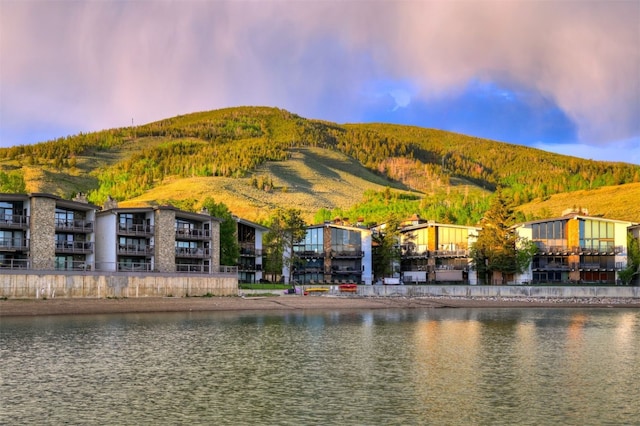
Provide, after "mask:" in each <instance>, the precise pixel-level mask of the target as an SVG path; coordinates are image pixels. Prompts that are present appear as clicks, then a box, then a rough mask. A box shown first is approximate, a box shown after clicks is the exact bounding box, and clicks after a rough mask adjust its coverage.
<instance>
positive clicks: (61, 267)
mask: <svg viewBox="0 0 640 426" xmlns="http://www.w3.org/2000/svg"><path fill="white" fill-rule="evenodd" d="M91 269H92V268H91V265H90V264H88V263H86V262H83V261H72V262H64V263H61V264H57V265H56V270H57V271H90V270H91Z"/></svg>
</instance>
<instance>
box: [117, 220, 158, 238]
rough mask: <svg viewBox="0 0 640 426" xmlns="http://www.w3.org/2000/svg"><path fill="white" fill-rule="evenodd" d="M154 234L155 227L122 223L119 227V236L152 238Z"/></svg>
mask: <svg viewBox="0 0 640 426" xmlns="http://www.w3.org/2000/svg"><path fill="white" fill-rule="evenodd" d="M153 232H154V228H153V225H143V224H123V223H121V224H120V225H119V226H118V234H119V235H135V236H144V237H151V236H153Z"/></svg>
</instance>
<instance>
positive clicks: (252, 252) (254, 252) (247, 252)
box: [240, 247, 262, 256]
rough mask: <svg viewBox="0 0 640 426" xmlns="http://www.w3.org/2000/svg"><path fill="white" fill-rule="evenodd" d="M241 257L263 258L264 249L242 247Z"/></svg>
mask: <svg viewBox="0 0 640 426" xmlns="http://www.w3.org/2000/svg"><path fill="white" fill-rule="evenodd" d="M240 256H262V249H257V248H254V247H240Z"/></svg>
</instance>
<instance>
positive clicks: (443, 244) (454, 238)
mask: <svg viewBox="0 0 640 426" xmlns="http://www.w3.org/2000/svg"><path fill="white" fill-rule="evenodd" d="M468 241H469V230H468V229H464V228H449V227H445V226H439V227H438V246H437V247H436V248H437V249H438V250H465V249H466V248H467V244H468Z"/></svg>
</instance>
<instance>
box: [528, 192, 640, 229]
mask: <svg viewBox="0 0 640 426" xmlns="http://www.w3.org/2000/svg"><path fill="white" fill-rule="evenodd" d="M573 207H582V208H586V209H587V210H588V211H589V214H590V215H593V216H604V217H606V218H610V219H619V220H628V221H632V222H640V183H629V184H626V185H618V186H607V187H603V188H598V189H593V190H588V191H575V192H566V193H562V194H555V195H552V196H551V197H549V198H548V199H546V200H540V199H537V200H534V201H532V202H530V203H527V204H524V205H522V206H520V207H519V208H518V210H520V211H522V212H523V213H525V214H527V215H528V214H533V215H534V216H536V217H557V216H560V215H561V214H562V211H563V210H565V209H569V208H573Z"/></svg>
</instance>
